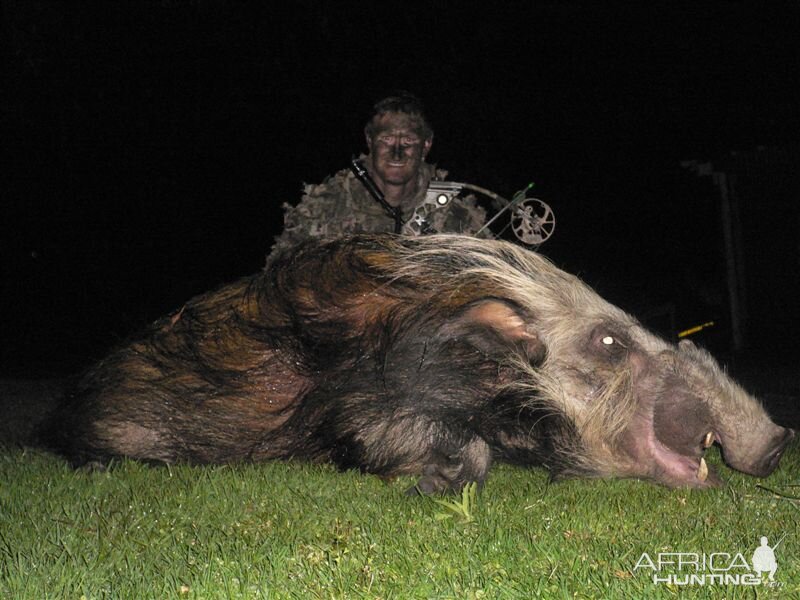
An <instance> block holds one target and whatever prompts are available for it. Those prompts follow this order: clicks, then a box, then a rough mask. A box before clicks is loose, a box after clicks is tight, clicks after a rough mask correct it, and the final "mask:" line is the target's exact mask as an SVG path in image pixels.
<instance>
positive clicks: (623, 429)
mask: <svg viewBox="0 0 800 600" xmlns="http://www.w3.org/2000/svg"><path fill="white" fill-rule="evenodd" d="M793 435H794V432H793V431H791V430H789V429H784V428H782V427H779V426H777V425H775V424H774V423H773V422H772V421H771V420H770V418H769V416H768V415H767V413H766V412H765V411H764V409H763V408H762V406H761V404H760V403H759V401H758V400H757V399H755V398H754V397H752V396H751V395H749V394H748V393H746V392H745V391H744V390H743V389H742V388H741V387H739V386H738V385H737V384H736V383H735V382H734V381H732V380H731V379H730V378H729V377H728V376H727V375H726V374H725V373H724V372H723V371H722V370H721V368H720V367H719V366H718V364H717V363H716V362H715V360H714V359H713V358H712V357H711V355H710V354H708V353H707V352H706V351H704V350H702V349H700V348H697V347H695V346H694V345H692V344H691V343H689V342H683V343H680V344H678V345H677V346H676V345H674V344H672V343H669V342H667V341H665V340H664V339H661V338H659V337H657V336H656V335H654V334H652V333H650V332H648V331H647V330H646V329H645V328H644V327H643V326H642V325H641V324H640V323H639V322H638V321H637V320H636V319H634V318H633V317H632V316H631V315H629V314H627V313H625V312H624V311H623V310H621V309H619V308H618V307H616V306H614V305H612V304H610V303H608V302H606V301H605V300H603V299H602V298H601V297H600V296H599V295H597V294H596V293H595V292H594V291H593V290H592V289H590V288H589V287H588V286H587V285H585V284H584V283H583V282H581V281H580V280H579V279H578V278H577V277H575V276H573V275H570V274H568V273H566V272H564V271H562V270H560V269H558V268H557V267H555V266H554V265H553V264H552V263H551V262H550V261H548V260H547V259H546V258H544V257H543V256H541V255H539V254H537V253H535V252H531V251H528V250H525V249H522V248H520V247H517V246H515V245H513V244H510V243H507V242H502V241H488V240H477V239H474V238H470V237H465V236H457V235H435V236H428V237H418V238H411V237H398V236H389V235H386V236H353V237H347V238H342V239H337V240H332V241H326V242H318V241H317V242H309V243H306V244H304V245H301V246H299V247H298V248H295V249H292V250H290V251H287V252H284V253H283V254H281V255H279V256H278V257H276V258H274V259H273V260H271V262H270V264H269V265H268V267H267V268H266V269H265V270H264V271H263V272H260V273H258V274H256V275H253V276H251V277H248V278H245V279H242V280H240V281H238V282H236V283H233V284H230V285H227V286H225V287H222V288H221V289H218V290H216V291H213V292H210V293H207V294H204V295H201V296H198V297H196V298H193V299H192V300H190V301H189V302H187V303H186V304H185V305H184V306H183V307H182V308H180V310H178V311H176V312H174V313H173V314H171V315H169V316H166V317H164V318H162V319H160V320H158V321H156V322H155V323H154V324H153V325H151V326H150V327H149V328H148V329H147V330H146V331H145V332H143V334H141V335H140V336H139V337H137V338H136V339H134V340H133V341H131V342H129V343H127V344H126V345H124V346H122V347H120V348H118V349H117V350H116V351H114V352H112V353H111V354H110V355H109V356H108V357H107V358H105V359H104V360H102V361H100V362H99V363H98V364H97V365H95V366H94V367H93V368H92V369H90V370H89V371H88V372H87V373H86V374H85V376H84V377H83V378H82V379H81V380H80V382H79V383H78V384H77V385H76V387H75V388H74V389H73V390H72V392H71V393H70V394H68V396H67V397H66V398H65V401H64V403H63V405H62V406H61V407H60V408H59V410H58V411H57V412H56V413H55V414H54V415H53V417H52V418H51V419H50V421H49V422H48V424H47V425H46V427H45V428H44V430H43V431H42V435H41V436H40V437H41V438H42V439H43V440H44V441H45V442H46V443H47V445H48V446H49V447H50V448H52V449H55V450H57V451H59V452H61V453H63V454H64V455H65V456H66V457H68V458H69V459H70V461H71V462H72V463H73V464H75V465H81V464H85V463H95V462H98V461H99V462H101V463H102V462H105V461H107V460H109V459H110V458H112V457H122V456H127V457H133V458H136V459H141V460H146V461H153V462H158V463H161V462H163V463H174V462H177V461H187V462H193V463H226V462H230V461H243V460H247V461H262V460H269V459H289V458H293V459H303V460H311V461H329V462H333V463H334V464H336V465H337V466H338V467H340V468H341V469H349V468H357V469H360V470H361V471H362V472H366V473H373V474H378V475H381V476H387V477H391V476H395V475H399V474H413V475H418V476H419V480H418V482H417V485H416V486H415V487H414V488H413V489H415V490H418V491H421V492H423V493H434V492H440V491H446V490H458V489H460V488H461V487H462V486H463V485H464V484H465V483H467V482H471V481H476V482H478V483H479V484H482V483H483V481H484V480H485V478H486V476H487V474H488V472H489V469H490V467H491V465H492V463H493V462H494V461H507V462H510V463H515V464H518V465H525V466H541V467H544V468H546V469H547V470H548V471H549V472H550V474H551V476H552V477H553V478H558V477H568V476H572V477H575V476H578V477H629V478H642V479H647V480H650V481H653V482H657V483H661V484H664V485H667V486H670V487H675V486H688V487H696V488H704V487H708V486H712V485H716V484H718V483H720V482H721V480H720V479H719V477H718V475H717V474H715V473H714V472H712V470H710V469H709V467H708V466H707V464H706V462H705V460H704V458H703V455H704V452H705V450H706V449H707V448H708V447H709V446H710V445H711V444H713V443H717V444H719V445H720V446H721V447H722V454H723V458H724V460H725V462H726V463H727V465H728V466H730V467H732V468H733V469H736V470H739V471H742V472H744V473H748V474H751V475H756V476H766V475H768V474H770V473H771V472H772V471H773V470H774V469H775V467H776V466H777V465H778V462H779V460H780V458H781V455H782V453H783V451H784V449H785V447H786V445H787V443H788V442H789V441H790V440H791V439H792V437H793Z"/></svg>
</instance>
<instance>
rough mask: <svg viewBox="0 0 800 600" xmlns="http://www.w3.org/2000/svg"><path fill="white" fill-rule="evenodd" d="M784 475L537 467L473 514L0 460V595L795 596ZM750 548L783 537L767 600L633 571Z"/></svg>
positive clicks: (250, 475)
mask: <svg viewBox="0 0 800 600" xmlns="http://www.w3.org/2000/svg"><path fill="white" fill-rule="evenodd" d="M709 463H710V464H712V465H715V464H716V465H718V464H719V456H718V455H714V456H712V457H711V460H710V461H709ZM799 466H800V450H799V449H798V447H797V443H795V444H794V445H793V446H792V448H791V449H790V450H789V452H788V453H787V455H786V457H785V458H784V460H783V463H782V465H781V467H780V469H779V470H778V471H777V472H776V473H775V474H774V475H773V476H772V477H770V478H769V479H768V480H765V481H761V480H756V479H752V478H749V477H746V476H740V475H738V474H734V472H732V471H730V470H728V469H726V468H724V467H723V468H722V473H723V476H724V477H725V478H726V479H727V480H728V481H729V484H728V486H727V487H725V488H723V489H719V490H714V491H710V492H695V491H690V490H667V489H664V488H660V487H655V486H653V485H650V484H644V483H641V482H636V481H568V482H562V483H556V484H549V483H548V481H547V478H546V476H545V474H544V472H543V471H541V470H534V471H528V470H522V469H518V468H513V467H509V466H502V465H501V466H497V467H495V469H494V470H493V472H492V474H491V476H490V479H489V481H488V482H487V484H486V487H485V488H484V490H483V491H482V492H481V493H480V494H479V495H478V497H477V500H476V501H475V500H474V499H473V501H470V497H469V495H468V494H465V498H464V500H465V502H464V503H462V498H461V497H450V498H447V499H445V503H444V504H443V503H442V501H440V502H437V501H435V500H434V499H432V498H426V497H411V498H409V497H406V496H404V494H403V491H404V490H405V489H406V488H407V487H408V486H409V485H411V484H412V483H413V480H411V479H403V480H396V481H391V482H388V483H387V482H384V481H382V480H380V479H378V478H376V477H370V476H362V475H360V474H358V473H337V472H336V471H334V470H333V469H332V468H329V467H326V466H313V465H305V464H280V463H268V464H261V465H236V466H228V467H191V466H177V467H170V468H166V467H164V468H153V467H147V466H144V465H141V464H138V463H135V462H130V461H123V462H120V463H118V464H116V465H114V466H112V468H111V469H109V470H108V471H107V472H103V473H88V472H83V471H77V472H76V471H72V470H71V469H70V468H68V467H67V466H66V465H65V464H64V463H63V462H61V461H60V460H59V459H58V458H56V457H53V456H50V455H47V454H44V453H40V452H35V451H30V450H28V451H23V450H20V449H5V450H0V486H1V487H0V597H2V598H15V599H16V598H31V599H37V600H40V599H43V598H59V599H60V598H75V599H79V598H87V599H92V598H131V599H137V600H138V599H145V598H298V599H300V598H302V599H307V598H399V599H406V598H457V599H462V598H536V597H542V598H673V597H679V596H680V597H702V598H792V597H800V561H799V559H800V533H798V520H799V518H800V501H798V500H795V499H793V498H792V496H800V487H795V486H796V485H797V484H798V483H799V482H800V477H798V473H800V470H799V469H798V467H799ZM759 484H762V485H766V486H768V487H769V488H770V489H772V490H776V491H778V492H779V493H780V494H781V495H775V494H773V493H770V492H769V491H768V490H765V489H763V488H761V487H758V485H759ZM445 504H447V505H445ZM457 505H459V506H457ZM761 536H767V537H768V538H769V543H770V545H771V546H772V545H775V544H776V543H777V542H778V540H780V539H781V537H782V536H785V537H783V540H782V541H781V543H780V545H778V546H777V548H776V550H775V555H776V558H777V564H778V571H777V573H776V576H775V579H776V581H777V582H778V583H777V585H775V586H772V587H769V586H767V585H766V584H763V583H762V584H758V585H743V584H740V585H735V584H733V583H729V584H728V585H724V584H719V583H716V584H715V583H712V582H711V581H710V580H707V582H706V585H704V586H701V585H698V584H696V585H693V586H691V587H686V586H681V585H676V584H675V583H663V582H662V583H654V582H653V575H654V574H657V575H658V576H659V577H663V578H665V579H666V578H668V577H669V576H670V575H678V576H685V575H688V574H697V575H703V574H714V573H716V574H719V575H721V574H724V573H728V574H730V575H742V574H750V573H751V572H750V571H749V570H747V569H745V568H744V567H742V566H741V564H734V565H733V567H732V568H730V570H728V571H710V570H709V569H703V568H702V566H701V567H700V568H699V569H694V568H693V567H685V568H684V569H683V570H682V571H678V570H677V567H675V566H674V565H665V566H664V567H663V569H662V570H661V571H660V572H659V573H654V571H653V569H652V568H648V567H641V568H639V569H635V568H634V567H635V566H636V564H637V562H641V559H642V555H643V553H647V556H648V557H649V558H650V559H651V560H652V561H653V562H655V561H657V560H658V558H659V553H697V554H702V553H706V554H709V555H710V554H712V553H727V554H729V555H731V557H728V558H726V557H725V556H723V555H720V554H716V555H715V557H714V560H715V561H716V562H715V565H716V566H717V567H719V568H721V569H727V568H728V567H729V566H730V563H731V560H734V562H736V561H735V558H736V554H737V553H741V555H742V556H743V557H744V559H745V560H746V561H748V562H749V561H750V559H751V557H752V555H753V551H754V550H755V549H756V547H757V546H758V545H759V539H760V537H761ZM666 558H667V559H669V560H672V561H673V562H676V561H677V558H676V557H675V556H674V555H672V558H670V557H669V556H666ZM686 559H687V557H684V560H686ZM688 559H689V560H691V557H688Z"/></svg>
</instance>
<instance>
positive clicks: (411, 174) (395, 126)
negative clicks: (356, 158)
mask: <svg viewBox="0 0 800 600" xmlns="http://www.w3.org/2000/svg"><path fill="white" fill-rule="evenodd" d="M424 135H425V132H424V129H423V125H422V122H421V121H420V120H419V119H418V118H416V117H413V116H409V115H406V114H403V113H395V112H388V113H384V114H382V115H378V116H376V117H375V118H374V119H373V121H372V135H371V136H370V135H367V146H368V147H369V155H370V161H371V162H372V171H373V173H374V174H375V175H376V176H377V177H378V178H380V179H381V180H382V181H383V182H384V183H385V184H387V183H388V184H391V185H405V184H406V183H409V182H410V181H412V180H414V179H415V178H416V176H417V172H418V171H419V167H420V165H421V164H422V161H423V160H425V157H426V156H427V155H428V151H429V150H430V149H431V144H432V143H433V139H432V138H431V137H428V138H427V139H426V138H425V137H424Z"/></svg>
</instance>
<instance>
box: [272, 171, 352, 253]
mask: <svg viewBox="0 0 800 600" xmlns="http://www.w3.org/2000/svg"><path fill="white" fill-rule="evenodd" d="M338 187H339V186H337V185H335V182H333V184H332V182H331V180H328V181H326V182H325V183H322V184H320V185H308V184H306V185H305V186H304V189H303V197H302V198H301V200H300V202H299V203H298V204H297V205H296V206H292V205H291V204H289V203H288V202H287V203H284V205H283V231H282V232H281V234H280V235H278V236H276V238H275V244H274V245H273V247H272V252H273V253H274V252H275V251H276V250H283V249H284V248H288V247H290V246H294V245H296V244H298V243H300V242H303V241H305V240H308V239H311V238H319V237H326V236H328V235H330V234H331V233H332V232H331V231H329V229H330V228H331V226H332V224H333V223H337V222H338V221H339V215H338V212H339V211H341V210H342V206H343V203H344V204H346V202H344V199H343V197H342V196H343V194H342V193H336V192H337V190H338ZM338 191H341V190H338Z"/></svg>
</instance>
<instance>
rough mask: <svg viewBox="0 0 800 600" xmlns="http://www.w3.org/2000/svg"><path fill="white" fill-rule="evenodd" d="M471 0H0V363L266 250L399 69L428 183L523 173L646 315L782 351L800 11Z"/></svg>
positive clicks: (178, 299)
mask: <svg viewBox="0 0 800 600" xmlns="http://www.w3.org/2000/svg"><path fill="white" fill-rule="evenodd" d="M379 4H380V5H379ZM481 4H485V3H469V2H451V3H437V2H431V3H427V5H426V7H425V8H422V7H419V8H415V7H416V6H417V5H416V4H409V5H404V4H383V3H364V4H361V5H359V8H358V9H354V8H352V6H353V5H350V4H347V3H339V2H310V1H301V2H289V3H283V4H282V5H280V6H279V5H278V4H277V3H269V2H262V3H258V4H250V5H246V4H240V3H234V2H225V1H222V0H195V1H188V0H187V1H185V2H180V1H177V0H174V1H170V0H163V1H161V2H139V3H135V2H125V3H122V2H97V3H86V2H75V3H62V2H58V1H36V0H28V1H10V0H3V1H2V2H0V28H1V29H0V35H1V36H2V38H1V41H2V45H1V46H0V53H1V54H0V57H1V59H2V73H1V74H0V75H1V76H2V79H1V80H2V84H1V85H0V140H2V154H1V155H0V164H1V165H2V169H1V171H2V174H1V175H0V178H1V180H2V184H1V186H0V194H1V195H2V197H0V206H2V209H1V210H2V212H1V213H0V215H2V216H1V217H0V235H1V236H2V238H1V239H2V242H0V244H1V246H0V250H2V254H1V255H0V266H1V268H2V272H1V274H2V280H1V282H0V284H1V285H2V300H0V310H2V317H0V324H1V326H2V332H1V334H2V349H0V375H14V376H22V375H24V376H50V375H53V374H63V373H67V372H70V371H72V370H75V369H78V368H80V367H82V366H85V365H86V364H87V363H88V362H89V361H91V360H92V359H94V358H97V357H99V356H101V355H102V354H103V353H104V352H105V351H106V350H107V349H108V347H109V346H110V345H112V344H114V343H116V342H118V341H119V340H121V339H123V338H124V337H125V336H127V335H129V334H130V333H131V332H132V331H134V330H135V329H137V328H139V327H141V326H142V325H144V324H145V323H147V322H148V321H150V320H152V319H154V318H155V317H157V316H159V315H160V314H163V313H165V312H166V311H169V310H172V309H174V308H176V307H178V306H180V304H181V303H182V302H183V301H184V300H186V299H188V298H189V297H190V296H192V295H194V294H196V293H199V292H202V291H205V290H207V289H210V288H212V287H214V286H216V285H218V284H220V283H223V282H226V281H229V280H232V279H235V278H237V277H239V276H241V275H245V274H248V273H251V272H254V271H256V270H258V269H259V268H261V267H262V266H263V263H264V257H265V255H266V254H267V253H268V251H269V247H270V245H271V243H272V236H273V235H274V234H275V233H277V232H278V231H279V230H280V227H281V224H282V212H281V209H280V205H281V204H282V203H283V202H286V201H290V202H296V201H298V200H299V198H300V186H301V182H302V181H308V182H318V181H321V180H322V179H323V178H324V176H325V175H327V174H329V173H332V172H334V171H336V170H338V169H341V168H344V167H345V166H346V164H347V161H348V160H349V158H350V157H351V156H352V155H353V154H355V153H357V152H359V151H361V150H363V147H364V143H363V134H362V127H363V124H364V122H365V120H366V118H367V116H368V114H369V110H370V108H371V105H372V103H373V102H374V101H375V100H376V99H377V98H379V97H381V96H382V95H385V94H386V93H387V92H390V91H392V90H394V89H397V88H402V89H408V90H411V91H413V92H415V93H417V94H418V95H420V96H421V97H422V98H423V100H424V101H425V102H426V105H427V107H428V110H429V113H430V116H431V120H432V121H433V125H434V128H435V130H436V138H435V142H434V147H433V151H432V153H431V159H432V160H433V161H434V162H438V163H439V165H440V166H442V167H444V168H447V169H448V170H449V171H450V174H451V179H454V180H457V181H467V182H470V183H474V184H477V185H481V186H483V187H485V188H488V189H491V190H493V191H495V192H497V193H499V194H501V195H504V196H506V197H510V195H511V194H513V192H514V191H516V190H518V189H520V188H522V187H524V186H525V185H526V184H527V183H528V182H529V181H535V182H536V187H535V195H536V196H537V197H540V198H542V199H543V200H545V201H546V202H548V203H549V204H550V206H552V208H553V209H554V211H555V214H556V218H557V227H556V231H555V234H554V236H553V238H552V239H551V240H549V241H548V242H547V243H546V244H545V245H544V246H542V248H541V251H542V252H543V253H544V254H546V255H548V256H549V257H550V258H552V259H553V260H554V261H555V262H556V264H558V265H559V266H562V267H563V268H565V269H567V270H569V271H572V272H575V273H577V274H579V275H580V276H581V277H582V278H583V279H585V280H586V281H587V282H588V283H589V284H591V285H593V286H594V287H595V288H596V289H597V290H598V291H599V292H600V293H601V294H603V295H604V296H605V297H607V298H608V299H609V300H611V301H613V302H615V303H616V304H619V305H621V306H622V307H624V308H626V309H628V310H631V311H633V312H634V313H635V314H637V315H638V316H640V317H641V318H643V319H644V320H645V321H646V322H648V324H650V325H651V326H652V327H654V328H656V329H657V330H659V331H660V332H662V333H664V334H665V335H674V334H675V332H676V331H677V330H680V329H683V328H685V327H688V326H691V325H694V324H698V323H702V322H705V321H709V320H713V321H714V322H715V326H714V327H712V328H710V329H708V330H707V331H704V332H702V333H701V334H700V335H699V336H698V340H699V341H701V342H702V343H706V344H707V345H709V346H710V347H711V348H712V349H713V350H714V351H715V353H717V354H718V356H720V357H722V358H723V359H724V360H725V361H727V362H729V363H731V364H733V363H735V362H737V361H738V362H739V363H743V364H753V365H755V364H759V365H761V364H772V365H783V366H784V367H785V368H788V369H789V370H794V369H795V365H796V364H797V363H796V357H797V355H798V352H797V351H796V349H795V347H796V339H797V334H798V327H797V325H796V321H797V319H796V317H797V309H796V300H795V299H796V298H797V295H798V292H800V289H798V288H799V287H800V286H798V281H797V273H798V267H799V266H800V264H799V263H800V242H798V237H799V236H798V229H800V212H799V211H798V206H797V204H798V200H800V185H798V179H797V177H798V176H797V173H798V172H800V170H798V166H800V164H798V163H800V150H799V149H798V148H799V146H798V142H800V108H798V107H800V103H798V100H800V91H799V90H800V85H798V81H797V79H798V77H797V75H798V67H800V43H799V42H798V38H800V36H798V33H797V32H798V31H799V30H800V9H798V8H796V7H795V6H793V3H792V4H789V3H787V4H786V5H779V4H771V5H762V4H761V3H755V2H752V3H750V2H698V3H696V4H690V3H686V4H682V5H680V7H676V6H675V5H667V4H655V5H653V6H647V7H644V6H642V7H634V6H628V7H622V6H623V5H620V7H618V8H615V9H611V8H608V6H609V5H604V7H597V6H595V4H594V3H581V2H542V3H539V2H536V3H533V2H531V3H507V4H497V6H498V8H495V9H489V8H479V6H480V5H481ZM584 4H585V5H584ZM587 6H588V7H587ZM765 6H766V7H765ZM690 160H695V161H698V164H702V163H706V162H710V163H711V164H712V165H713V170H715V171H719V172H725V173H726V174H727V175H732V176H734V177H735V180H736V188H735V190H734V191H735V194H734V196H735V197H734V198H732V201H733V203H734V208H735V209H736V210H737V211H738V213H737V214H738V218H739V226H740V228H741V229H740V236H739V237H738V242H737V243H738V246H737V248H738V252H739V253H740V255H741V259H742V262H741V265H740V267H741V269H742V275H743V279H742V281H741V282H740V283H741V285H742V286H744V287H743V289H744V296H743V298H744V299H745V300H746V311H745V313H744V314H745V319H744V323H743V327H744V337H743V344H742V346H741V347H740V348H738V349H737V351H736V352H734V351H733V346H732V342H731V333H730V327H729V321H730V318H729V314H728V302H727V299H726V298H727V291H726V290H727V288H726V278H725V273H726V271H725V261H724V258H723V257H724V253H723V251H722V248H723V245H722V225H721V222H722V221H721V214H720V212H721V203H720V189H719V187H718V186H715V185H714V183H713V177H712V176H710V175H708V176H698V175H697V174H696V173H694V172H693V171H692V170H691V169H690V168H687V166H686V165H684V166H682V161H690ZM670 314H672V315H673V316H674V318H670V317H669V315H670Z"/></svg>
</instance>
